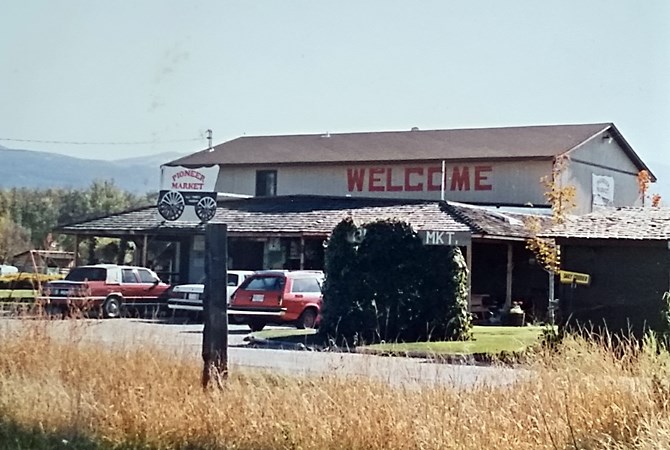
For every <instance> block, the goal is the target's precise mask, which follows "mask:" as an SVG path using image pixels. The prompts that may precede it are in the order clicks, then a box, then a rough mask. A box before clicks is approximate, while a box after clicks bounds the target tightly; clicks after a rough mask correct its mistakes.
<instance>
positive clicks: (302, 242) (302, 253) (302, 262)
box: [300, 236, 305, 270]
mask: <svg viewBox="0 0 670 450" xmlns="http://www.w3.org/2000/svg"><path fill="white" fill-rule="evenodd" d="M300 270H305V236H300Z"/></svg>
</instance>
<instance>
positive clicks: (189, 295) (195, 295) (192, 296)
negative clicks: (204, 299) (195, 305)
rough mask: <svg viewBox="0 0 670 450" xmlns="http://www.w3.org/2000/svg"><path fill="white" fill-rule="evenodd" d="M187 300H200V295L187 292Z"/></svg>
mask: <svg viewBox="0 0 670 450" xmlns="http://www.w3.org/2000/svg"><path fill="white" fill-rule="evenodd" d="M188 299H189V300H200V294H198V293H197V292H189V294H188Z"/></svg>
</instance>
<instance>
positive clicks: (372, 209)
mask: <svg viewBox="0 0 670 450" xmlns="http://www.w3.org/2000/svg"><path fill="white" fill-rule="evenodd" d="M346 217H352V218H353V219H354V220H355V221H356V222H359V223H367V222H372V221H374V220H378V219H397V220H403V221H405V222H407V223H409V224H411V225H412V226H413V228H414V229H415V230H416V231H438V232H445V233H457V232H458V233H469V234H470V236H471V244H468V245H466V246H464V248H463V250H464V253H465V255H466V259H467V262H468V265H469V267H471V274H472V275H471V280H472V292H473V294H474V295H475V296H476V298H477V299H486V300H488V301H489V302H490V303H496V304H500V305H502V304H504V303H507V304H510V303H511V301H512V298H514V299H518V300H525V301H527V303H528V304H529V305H530V304H532V305H535V306H536V307H537V309H538V311H545V310H546V306H543V305H546V293H545V291H546V275H545V274H544V272H543V271H542V270H541V269H540V268H539V267H538V266H536V265H534V264H533V261H532V258H531V256H532V255H531V254H530V253H529V252H528V250H526V248H525V239H526V237H527V236H528V229H527V228H526V226H525V224H524V218H525V217H526V215H524V214H517V213H503V212H500V211H496V210H491V209H489V208H485V207H480V206H473V205H466V204H459V203H455V202H439V201H431V200H406V199H380V198H360V197H357V198H354V197H327V196H304V195H296V196H278V197H252V198H245V199H231V200H225V201H220V202H219V204H218V208H217V211H216V214H215V216H214V218H213V219H212V220H211V223H225V224H227V226H228V251H229V261H228V266H229V268H230V269H251V270H257V269H261V268H264V269H272V268H280V269H322V268H323V266H324V243H325V242H326V241H327V239H328V237H329V236H330V233H331V231H332V230H333V228H335V226H336V225H337V224H338V223H339V222H340V221H342V220H343V219H344V218H346ZM204 229H205V228H204V224H202V223H198V222H183V221H174V222H171V221H166V220H164V219H163V218H162V217H160V216H159V215H158V213H157V212H156V208H155V207H146V208H140V209H135V210H132V211H126V212H123V213H119V214H112V215H109V216H105V217H101V218H97V219H92V220H86V221H82V222H78V223H72V224H68V225H65V226H62V227H60V228H59V229H57V230H56V231H58V232H60V233H65V234H70V235H74V236H75V237H76V240H77V241H79V242H80V241H81V240H84V239H86V238H88V237H112V238H124V239H129V240H131V241H133V242H134V244H135V248H137V249H138V251H137V252H136V253H135V256H136V259H135V261H134V263H135V264H139V265H143V266H149V267H152V268H154V269H156V270H157V271H158V272H159V274H160V275H161V276H162V277H163V278H164V279H165V280H166V281H169V282H172V283H185V282H197V281H199V280H200V279H201V278H202V276H203V274H204V261H205V245H204ZM538 314H539V313H538Z"/></svg>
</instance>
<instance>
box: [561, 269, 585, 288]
mask: <svg viewBox="0 0 670 450" xmlns="http://www.w3.org/2000/svg"><path fill="white" fill-rule="evenodd" d="M558 274H559V275H560V276H561V283H563V284H572V283H573V282H574V283H575V284H583V285H586V286H588V285H589V284H591V275H589V274H588V273H579V272H568V271H567V270H561V271H559V272H558Z"/></svg>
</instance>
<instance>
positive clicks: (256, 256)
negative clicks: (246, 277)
mask: <svg viewBox="0 0 670 450" xmlns="http://www.w3.org/2000/svg"><path fill="white" fill-rule="evenodd" d="M264 248H265V242H263V241H251V240H243V239H235V240H230V241H229V242H228V269H237V270H260V269H263V250H264Z"/></svg>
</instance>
